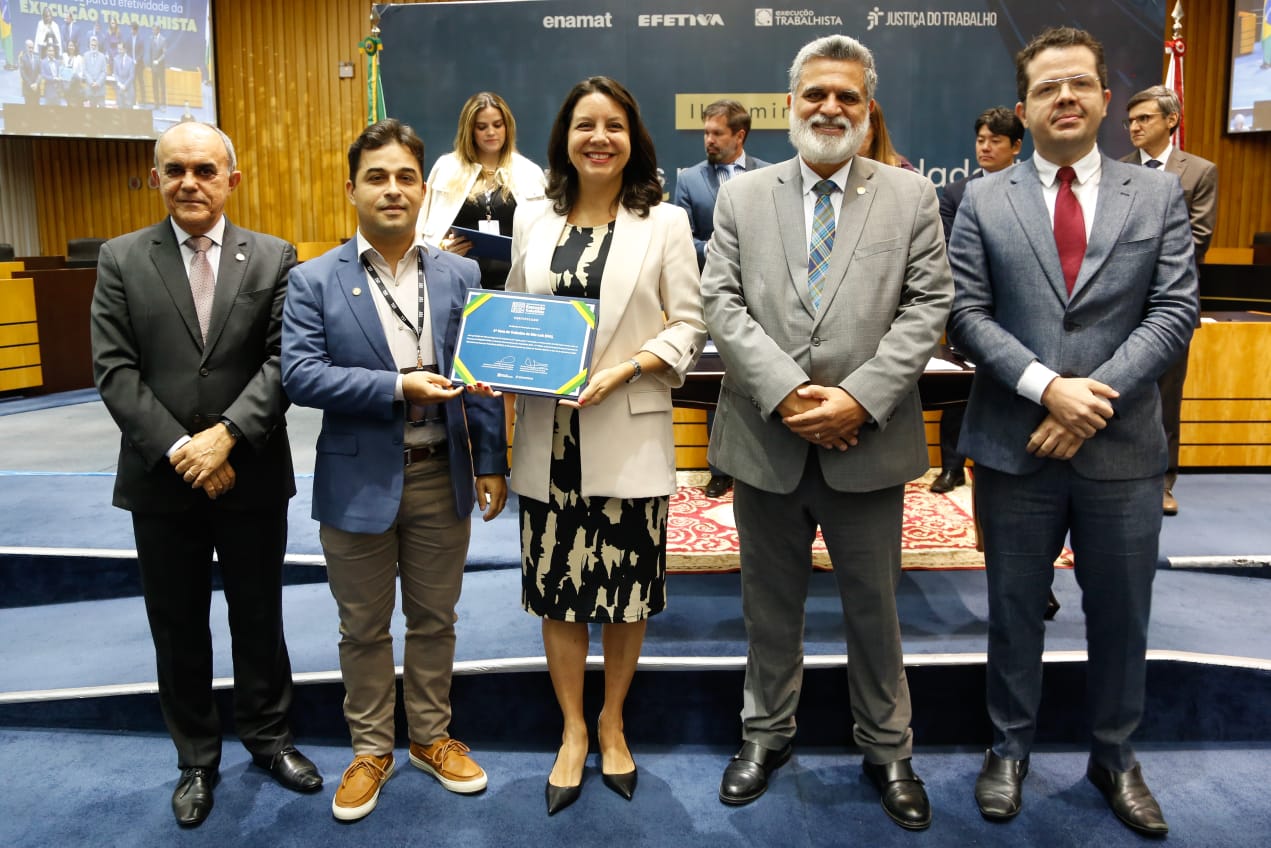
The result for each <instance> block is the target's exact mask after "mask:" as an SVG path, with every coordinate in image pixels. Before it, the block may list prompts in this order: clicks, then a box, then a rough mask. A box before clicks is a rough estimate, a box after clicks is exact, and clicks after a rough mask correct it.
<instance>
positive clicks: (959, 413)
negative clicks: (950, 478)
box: [940, 403, 966, 468]
mask: <svg viewBox="0 0 1271 848" xmlns="http://www.w3.org/2000/svg"><path fill="white" fill-rule="evenodd" d="M965 415H966V404H964V403H960V404H958V405H957V406H946V407H945V408H944V409H942V410H941V411H940V467H941V468H962V467H963V466H965V465H966V457H965V456H963V455H962V454H960V453H958V436H960V435H961V434H962V418H963V417H964V416H965Z"/></svg>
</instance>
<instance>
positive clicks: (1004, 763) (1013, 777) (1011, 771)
mask: <svg viewBox="0 0 1271 848" xmlns="http://www.w3.org/2000/svg"><path fill="white" fill-rule="evenodd" d="M1027 774H1028V757H1025V758H1024V759H1022V760H1006V759H1003V758H1001V757H999V756H998V755H997V754H994V753H993V751H992V750H989V751H985V752H984V765H983V766H982V767H981V768H980V774H979V776H978V777H977V778H976V779H975V805H976V806H977V807H979V808H980V815H982V816H984V817H985V818H986V819H992V820H994V821H1006V820H1007V819H1013V818H1015V816H1016V815H1018V814H1019V808H1020V807H1021V806H1022V805H1023V803H1024V797H1023V785H1024V777H1025V776H1026V775H1027Z"/></svg>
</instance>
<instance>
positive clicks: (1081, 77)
mask: <svg viewBox="0 0 1271 848" xmlns="http://www.w3.org/2000/svg"><path fill="white" fill-rule="evenodd" d="M1065 85H1067V86H1068V90H1069V91H1071V92H1072V94H1073V96H1074V97H1090V96H1093V95H1097V94H1098V93H1099V92H1101V91H1103V83H1101V82H1099V80H1098V78H1096V77H1094V76H1092V75H1090V74H1077V75H1076V76H1075V77H1061V78H1059V79H1048V80H1042V81H1041V82H1039V83H1037V84H1036V85H1034V86H1033V87H1032V88H1030V89H1029V90H1028V96H1029V97H1032V98H1035V99H1036V100H1037V101H1038V102H1041V103H1048V102H1050V101H1051V100H1054V99H1055V98H1057V97H1058V96H1059V94H1060V92H1062V91H1063V90H1064V86H1065Z"/></svg>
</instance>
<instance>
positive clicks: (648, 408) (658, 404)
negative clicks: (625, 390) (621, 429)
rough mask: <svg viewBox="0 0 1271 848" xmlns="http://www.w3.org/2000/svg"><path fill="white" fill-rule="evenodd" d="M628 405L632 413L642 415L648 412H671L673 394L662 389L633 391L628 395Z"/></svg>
mask: <svg viewBox="0 0 1271 848" xmlns="http://www.w3.org/2000/svg"><path fill="white" fill-rule="evenodd" d="M627 407H628V408H629V409H630V410H631V414H632V415H641V414H643V413H646V412H670V411H671V394H670V392H661V391H656V392H649V391H644V392H631V393H630V394H628V395H627Z"/></svg>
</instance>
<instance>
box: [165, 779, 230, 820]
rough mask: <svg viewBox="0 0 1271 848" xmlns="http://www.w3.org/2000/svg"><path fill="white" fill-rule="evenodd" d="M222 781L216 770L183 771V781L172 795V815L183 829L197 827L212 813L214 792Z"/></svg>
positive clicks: (180, 781)
mask: <svg viewBox="0 0 1271 848" xmlns="http://www.w3.org/2000/svg"><path fill="white" fill-rule="evenodd" d="M220 780H221V775H220V773H219V772H218V771H217V770H216V769H211V768H187V769H181V779H180V780H179V781H177V788H176V789H175V790H174V791H173V793H172V813H173V815H175V816H176V817H177V824H179V825H181V827H197V826H198V825H201V824H203V820H204V819H205V818H207V814H208V813H210V812H212V790H213V789H214V788H215V787H216V784H217V783H219V782H220Z"/></svg>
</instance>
